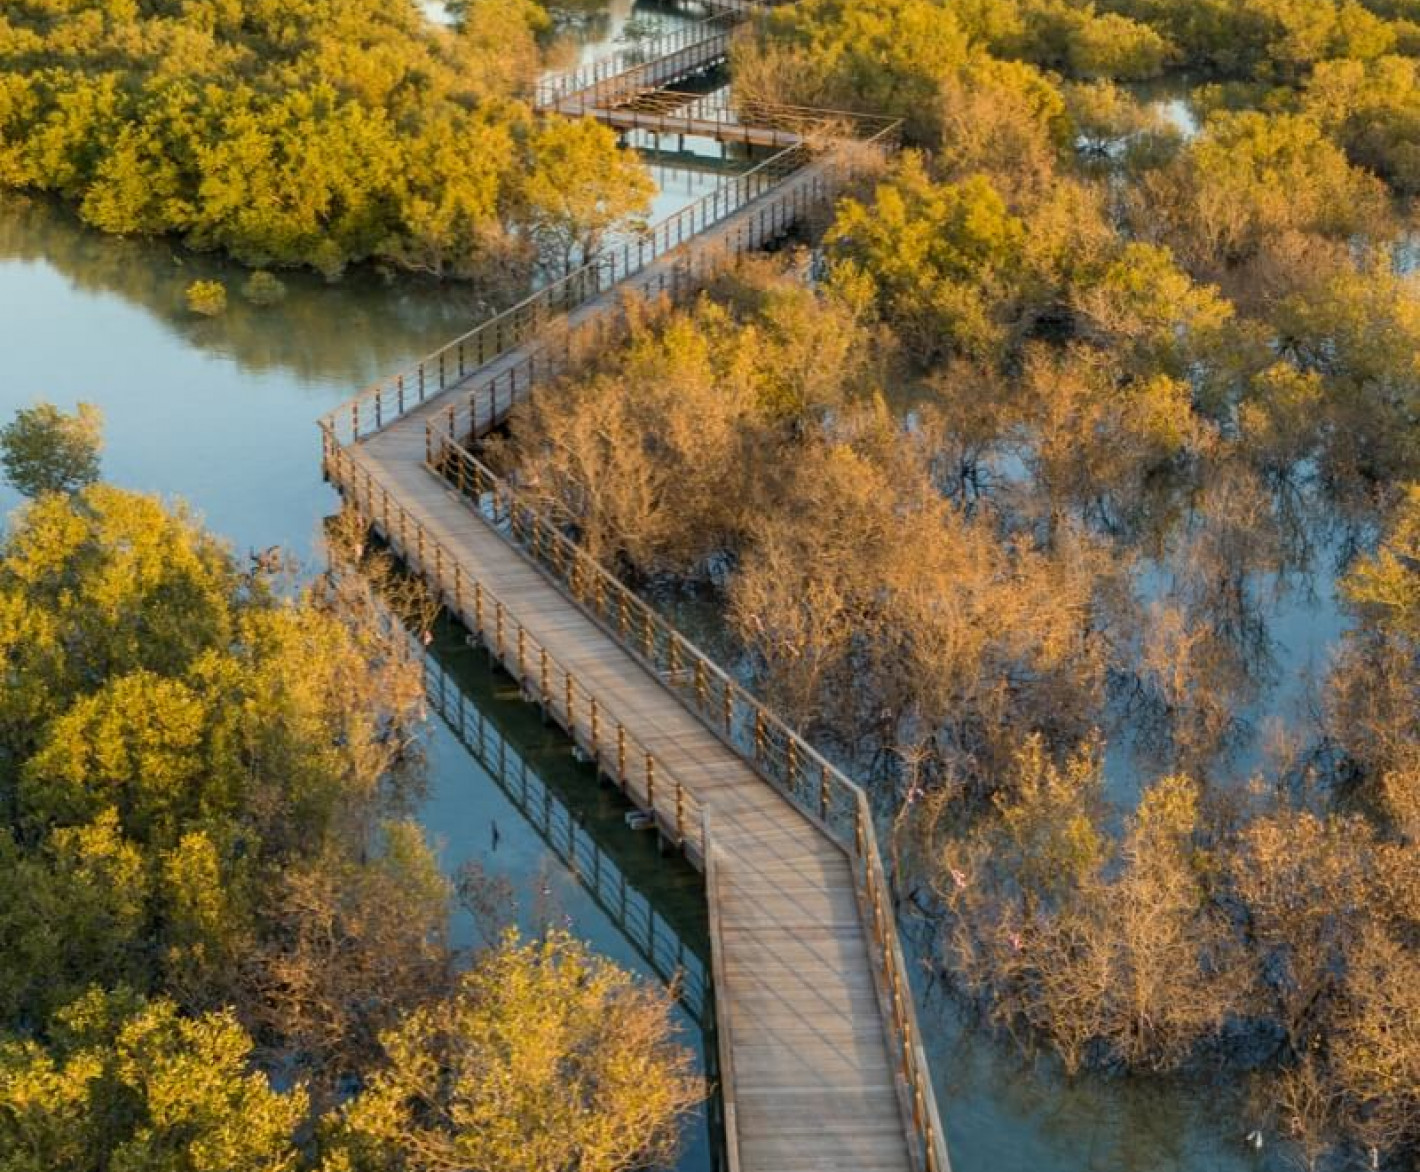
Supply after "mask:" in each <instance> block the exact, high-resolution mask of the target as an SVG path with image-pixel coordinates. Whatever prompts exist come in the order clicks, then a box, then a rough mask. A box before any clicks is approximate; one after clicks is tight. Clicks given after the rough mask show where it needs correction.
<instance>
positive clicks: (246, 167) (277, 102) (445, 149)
mask: <svg viewBox="0 0 1420 1172" xmlns="http://www.w3.org/2000/svg"><path fill="white" fill-rule="evenodd" d="M548 25H549V21H548V17H547V14H546V12H545V11H544V10H543V9H541V8H539V7H538V6H537V5H535V4H533V3H532V2H531V0H479V3H478V4H476V5H472V6H470V7H469V8H468V9H467V10H466V11H465V13H464V15H463V18H462V20H461V21H460V24H459V26H458V27H457V28H456V29H443V28H440V27H438V26H436V25H434V24H433V23H432V22H430V21H429V20H428V19H427V17H426V16H425V14H424V13H423V12H422V11H421V9H420V7H419V5H418V4H416V3H415V2H414V0H394V2H393V3H391V2H387V0H351V2H349V3H343V4H339V5H334V6H332V5H330V4H327V3H323V2H322V0H273V2H271V3H263V4H259V5H247V4H233V3H229V2H227V0H193V2H191V3H184V4H181V5H172V4H148V3H144V4H136V3H135V4H129V3H112V2H110V0H83V2H82V3H71V2H69V0H24V2H23V3H20V4H12V5H7V7H6V10H5V12H4V14H3V15H0V187H8V188H11V189H19V190H32V191H47V192H55V193H57V194H58V195H59V196H61V197H62V198H64V199H65V200H67V201H69V202H71V203H73V204H74V205H76V206H77V207H78V209H79V214H80V215H81V216H82V217H83V218H84V219H85V220H86V221H87V222H88V223H90V224H92V225H94V226H95V227H97V228H100V229H102V230H103V231H105V232H113V233H121V234H143V235H158V234H162V235H172V236H176V237H179V238H181V239H182V240H183V241H184V243H186V244H187V245H188V246H190V247H192V248H195V249H202V250H210V249H219V250H222V251H224V252H227V253H230V254H231V255H233V256H235V257H236V258H237V259H238V260H240V261H243V262H245V263H247V264H249V265H252V266H254V267H258V268H261V267H269V266H297V265H299V266H311V267H314V268H316V269H319V270H320V271H321V272H323V273H326V274H327V275H332V276H333V275H336V274H339V273H340V272H341V271H342V270H343V269H344V268H345V267H346V266H347V265H349V264H352V263H359V262H364V261H374V262H378V263H381V264H385V265H388V266H392V267H394V268H399V269H408V270H414V271H418V272H427V273H433V274H435V275H437V276H451V277H468V278H477V279H479V280H481V281H483V282H485V283H486V284H488V285H490V286H491V287H493V288H495V289H496V288H501V287H504V286H507V285H509V284H510V283H511V284H514V285H516V284H518V283H520V281H521V280H522V278H523V277H525V275H526V270H527V268H528V266H529V265H530V264H531V263H532V262H534V261H539V260H540V261H544V262H548V263H551V262H554V261H561V260H563V259H564V258H563V255H562V254H561V253H559V252H554V253H552V254H549V255H546V256H542V257H538V256H535V255H531V254H530V253H529V246H528V241H527V237H526V234H525V233H524V232H523V229H524V228H527V227H528V226H529V225H532V224H537V223H541V222H542V221H543V219H544V218H545V216H546V210H547V206H546V205H547V199H546V195H545V192H546V191H547V190H548V189H549V188H552V189H556V188H562V189H567V190H570V189H573V188H576V187H578V186H579V185H580V184H581V183H583V182H584V181H585V178H586V175H587V174H588V173H593V174H597V175H599V177H600V183H601V193H600V196H599V199H598V208H597V211H596V213H595V215H594V216H593V217H592V219H590V220H588V221H587V222H585V223H584V222H583V221H582V219H581V217H582V215H583V214H584V212H585V209H580V208H571V209H564V215H565V216H567V217H570V221H571V224H572V225H573V227H572V229H571V230H573V231H575V232H577V233H587V232H591V233H593V236H592V237H590V238H589V237H586V236H585V235H583V236H582V240H583V242H584V243H585V242H587V241H588V240H592V241H594V240H595V235H596V234H598V233H600V232H602V231H604V230H605V226H606V224H607V222H608V221H613V222H614V221H617V220H619V219H620V218H621V217H623V216H627V215H630V216H635V215H637V214H641V213H643V212H644V211H645V208H646V198H645V191H646V185H647V182H648V180H647V179H646V176H645V173H644V171H643V170H642V169H641V168H640V167H639V166H638V165H637V164H636V163H634V162H632V161H631V160H629V159H628V158H627V157H626V156H624V155H623V154H622V153H621V152H620V151H619V150H618V149H617V148H616V146H615V143H614V142H613V140H612V139H611V137H610V136H608V135H590V134H589V133H582V132H577V131H573V130H568V129H562V130H557V129H554V128H553V127H551V126H548V127H544V128H542V129H539V128H538V126H537V124H536V122H535V121H534V119H533V115H532V112H531V108H530V106H529V104H528V101H527V99H528V96H529V92H530V86H531V83H532V82H533V80H534V79H535V77H536V73H537V69H538V67H539V64H540V58H541V50H540V48H539V43H538V37H539V36H540V35H541V34H542V33H543V32H544V31H545V30H546V29H547V28H548ZM576 133H582V139H583V140H584V141H582V142H581V146H580V150H581V153H582V156H583V160H582V163H581V166H582V170H581V171H580V172H575V173H573V172H570V171H566V170H565V168H567V167H568V166H570V165H572V163H571V162H569V160H568V159H567V158H565V157H564V154H565V152H563V151H562V149H561V148H560V146H559V144H560V143H562V142H564V141H565V139H566V136H567V135H569V134H576Z"/></svg>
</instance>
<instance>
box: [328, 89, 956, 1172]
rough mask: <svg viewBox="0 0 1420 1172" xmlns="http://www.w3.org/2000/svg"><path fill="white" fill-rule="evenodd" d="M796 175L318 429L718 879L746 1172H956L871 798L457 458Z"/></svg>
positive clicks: (690, 278)
mask: <svg viewBox="0 0 1420 1172" xmlns="http://www.w3.org/2000/svg"><path fill="white" fill-rule="evenodd" d="M638 68H639V67H638ZM672 72H673V71H672ZM796 152H797V153H796ZM786 158H788V159H789V163H787V164H786V165H785V167H784V168H783V169H782V171H774V170H772V169H771V170H770V171H769V172H766V174H769V175H770V176H771V178H770V180H767V181H766V182H767V184H768V185H767V186H765V187H764V188H762V189H761V188H760V187H758V186H755V185H754V184H753V183H742V184H741V187H740V188H734V187H733V185H732V184H731V185H727V188H726V192H727V194H726V199H727V200H728V199H729V198H730V194H734V196H735V199H734V202H733V203H726V204H724V205H723V206H722V205H721V203H720V202H719V200H720V197H719V196H718V195H717V196H716V197H715V201H714V202H713V203H712V204H709V205H707V208H709V209H711V210H707V211H705V212H703V213H702V214H700V217H699V219H698V220H697V219H696V217H695V216H694V215H692V216H691V217H690V219H689V220H688V221H687V223H688V224H689V225H690V227H691V234H690V237H689V239H688V241H687V242H682V238H681V236H680V231H681V230H679V229H678V230H677V231H676V233H672V232H670V231H667V232H666V233H665V237H664V240H663V241H661V244H663V245H664V247H661V246H660V244H658V246H657V247H658V251H657V252H656V254H655V255H654V257H653V259H651V260H650V261H649V262H648V263H640V262H639V259H638V260H637V261H636V262H634V263H633V260H632V258H631V257H630V256H629V255H628V256H627V258H626V259H624V260H623V262H622V268H621V270H620V275H618V269H617V262H616V260H615V259H613V260H612V261H611V263H610V267H609V269H605V270H603V269H602V268H598V267H597V266H591V269H592V270H593V271H592V272H591V275H590V278H587V277H585V276H579V277H578V278H577V281H578V282H579V284H577V285H576V286H575V287H571V286H569V287H568V289H564V290H561V291H554V293H551V294H546V295H542V299H541V300H539V299H538V298H534V299H530V302H529V303H528V305H525V306H521V307H518V308H517V309H515V310H514V311H510V314H509V315H504V316H505V317H506V318H507V322H506V324H505V323H503V322H501V321H499V322H495V323H490V324H489V326H488V327H484V328H483V329H481V330H480V331H475V332H474V334H471V335H468V336H466V337H465V338H464V339H460V340H459V341H458V342H457V343H456V346H457V350H456V358H455V348H454V346H451V347H448V348H446V350H445V351H442V352H440V353H439V354H438V355H436V356H433V357H431V358H430V359H428V360H426V361H425V362H424V363H421V364H419V366H418V367H417V368H416V370H414V371H411V372H407V373H406V374H404V375H401V376H398V377H397V379H395V380H391V381H389V382H387V383H385V384H382V385H381V387H379V388H376V390H375V391H374V392H372V393H370V394H367V395H366V396H363V397H362V398H361V399H360V400H357V401H355V402H354V403H353V404H352V405H351V406H350V408H349V409H348V414H346V413H343V414H342V415H341V416H340V418H339V419H338V420H337V419H335V418H332V419H329V420H327V421H326V423H324V424H323V428H324V431H325V467H326V472H327V475H328V476H329V478H330V479H331V480H332V482H333V483H335V484H336V485H337V486H338V487H339V488H340V489H341V491H342V492H343V493H344V494H345V496H346V499H347V501H349V502H350V503H351V504H352V505H353V506H354V507H356V508H358V509H360V510H361V511H362V512H363V514H364V515H365V517H366V518H367V520H368V521H369V523H370V524H371V526H372V527H373V528H375V529H376V530H377V531H379V532H380V533H381V534H382V535H383V536H384V537H385V538H386V539H387V540H388V541H389V542H390V544H391V545H392V546H393V547H394V549H395V550H396V551H397V552H398V553H399V554H400V555H401V556H402V557H403V558H404V560H405V561H406V563H407V564H408V565H409V566H410V567H411V569H412V570H414V571H416V572H418V573H420V574H422V575H423V576H424V577H425V578H426V580H428V581H429V582H430V584H431V586H432V587H433V589H434V590H435V592H436V594H437V595H438V597H440V598H441V600H442V601H443V602H444V603H445V605H446V606H447V607H448V608H449V609H450V610H451V611H452V612H453V613H454V614H456V615H457V616H458V617H459V618H460V620H461V621H462V622H463V623H464V624H465V625H466V626H467V627H468V628H469V629H470V630H471V631H472V632H474V633H475V634H476V636H477V637H478V638H479V639H480V641H481V642H482V643H483V644H484V645H485V646H487V647H488V648H489V650H490V652H491V653H492V654H494V655H495V656H497V658H498V659H499V660H500V661H501V662H502V663H503V664H504V665H505V667H507V669H508V670H509V671H510V672H511V673H512V674H513V675H514V677H515V678H516V679H518V680H519V681H520V682H521V684H522V686H523V688H524V691H525V693H526V694H527V695H528V697H529V698H530V699H533V700H535V701H537V702H539V703H541V704H542V705H543V706H544V708H545V709H546V710H547V711H548V713H549V714H550V715H551V716H552V717H553V718H554V719H556V720H557V721H558V722H559V723H560V724H562V726H563V727H564V728H565V729H567V731H568V732H569V733H570V734H571V736H572V737H573V739H574V740H575V741H576V742H577V743H578V745H579V746H581V748H582V750H583V751H584V752H586V753H587V754H588V755H589V756H591V757H593V758H594V759H596V761H597V762H598V765H599V768H601V769H602V770H603V771H604V772H606V773H607V775H608V776H610V777H611V778H612V779H613V780H615V781H617V783H618V784H620V785H621V786H622V787H623V788H624V789H625V790H626V791H627V792H628V794H629V795H630V796H631V797H632V798H633V799H634V800H635V801H636V802H637V803H638V804H639V805H640V806H641V807H642V808H643V809H644V810H647V811H648V812H649V814H650V816H651V817H652V819H653V820H654V822H655V824H656V825H657V826H658V827H659V829H660V832H661V833H663V834H664V835H665V836H666V837H667V838H668V839H670V840H671V841H673V842H675V843H676V844H677V845H679V846H681V847H682V848H683V849H684V850H685V851H686V853H687V855H688V856H689V857H690V858H691V859H692V861H693V862H695V863H696V864H697V865H698V866H700V867H701V868H702V869H703V870H704V872H705V874H706V891H707V898H708V900H709V905H710V919H711V929H712V932H711V935H712V964H713V976H714V998H715V1008H716V1016H717V1019H718V1023H719V1031H720V1071H721V1073H720V1078H721V1083H722V1092H723V1097H724V1106H725V1131H726V1146H727V1149H728V1156H729V1160H730V1165H729V1166H730V1169H731V1170H732V1172H915V1170H918V1169H921V1170H924V1172H949V1169H948V1165H947V1161H946V1151H945V1142H944V1140H943V1137H942V1134H941V1127H940V1123H939V1121H938V1119H937V1112H936V1107H935V1103H934V1102H933V1099H932V1093H931V1087H930V1080H929V1078H928V1076H927V1073H926V1066H925V1059H924V1058H923V1056H922V1053H921V1047H920V1043H919V1041H918V1039H917V1035H916V1029H915V1021H914V1018H913V1013H912V1007H911V994H910V991H909V990H908V989H907V986H906V980H905V975H904V972H903V966H902V959H901V955H900V951H899V949H898V944H897V939H896V934H895V928H894V926H893V923H892V915H891V910H890V907H889V906H888V896H887V891H886V881H885V879H884V878H883V874H882V867H881V862H880V860H879V859H878V855H877V848H876V844H875V842H874V841H873V838H872V827H871V816H870V815H869V813H868V807H867V803H866V800H865V799H864V798H863V796H862V794H861V792H860V791H858V790H857V789H856V787H854V786H853V785H852V783H851V782H849V781H848V780H847V779H846V778H843V777H842V775H841V774H839V773H838V772H837V771H836V770H833V769H832V767H831V766H830V765H829V764H828V763H827V762H825V761H823V760H822V758H819V757H818V756H817V754H815V753H813V751H812V749H811V748H810V747H808V746H807V745H805V744H804V743H803V742H802V741H800V740H799V739H798V738H797V737H796V736H795V735H794V734H793V733H792V732H791V731H790V730H787V729H786V728H784V727H783V726H782V725H780V724H778V722H777V721H775V720H773V718H772V715H771V714H767V713H766V712H765V711H764V710H763V709H761V708H760V707H759V706H758V704H757V702H756V701H754V700H753V699H752V698H751V697H749V696H748V694H747V693H745V692H744V691H743V689H741V688H739V686H738V685H737V684H736V683H735V682H733V681H732V680H731V679H730V678H729V677H728V676H726V675H724V674H723V673H722V672H720V670H719V669H718V668H717V667H715V666H714V665H713V664H710V663H709V662H708V661H706V660H704V659H703V657H699V653H698V652H696V651H695V650H694V649H693V648H691V647H690V645H689V644H688V643H686V642H685V641H684V640H683V639H682V638H681V637H680V636H679V635H678V634H675V633H674V632H673V631H670V630H669V629H668V628H666V629H662V627H661V626H658V625H657V624H658V623H659V622H660V620H658V619H655V618H654V617H653V615H652V613H651V612H650V611H649V610H647V609H646V608H644V607H643V606H642V604H640V603H639V602H638V601H637V600H635V599H634V596H631V595H630V593H629V592H628V591H625V589H624V588H623V587H621V586H620V585H619V583H616V582H615V581H614V579H610V578H609V577H608V576H606V575H605V572H604V571H602V570H600V568H599V567H596V566H595V564H594V563H590V562H589V561H588V560H587V559H585V555H582V554H580V553H579V552H578V551H577V550H576V549H575V547H574V546H572V545H571V544H570V543H569V542H567V541H566V539H565V538H563V537H562V536H560V535H559V534H556V533H555V532H549V530H550V529H551V528H552V527H550V526H546V525H544V523H543V522H542V521H541V520H540V519H538V518H535V517H530V516H529V515H528V514H527V513H526V511H525V510H522V509H520V508H519V507H518V506H516V505H510V503H509V499H510V498H509V492H510V490H508V489H507V488H506V486H501V487H500V483H499V482H496V481H495V480H494V479H493V478H492V474H491V473H489V472H487V470H486V469H482V467H481V466H480V465H478V464H477V462H476V460H474V458H473V457H472V456H471V454H469V453H468V452H467V451H466V450H465V449H463V448H462V446H461V445H462V443H463V441H464V440H465V439H466V438H467V437H468V436H469V435H470V434H477V433H480V432H482V431H484V430H486V429H487V428H489V427H490V426H492V425H494V424H496V423H497V422H498V421H499V420H501V419H502V418H503V417H504V416H506V414H507V412H508V410H509V409H510V407H511V404H512V403H513V401H515V400H516V399H517V398H519V397H521V396H522V395H524V394H527V393H528V391H529V389H530V388H531V387H532V386H533V385H535V384H536V383H537V382H538V381H541V379H545V378H546V377H547V376H548V375H549V374H552V373H555V372H556V370H557V369H559V365H560V363H559V357H558V355H559V354H560V353H561V350H560V349H559V348H558V347H557V346H556V345H554V344H553V343H551V342H550V341H549V340H548V339H549V336H550V335H549V334H548V332H547V330H546V328H545V318H546V314H547V313H548V312H549V311H550V308H551V307H553V306H556V305H560V304H564V303H565V308H566V312H565V316H564V320H565V322H566V323H567V330H568V331H569V332H571V333H576V332H578V331H581V330H595V329H596V328H598V326H599V324H601V323H605V322H607V321H610V320H612V319H613V318H615V316H616V312H617V306H618V305H619V303H620V298H621V296H622V294H623V292H624V291H626V290H628V289H631V290H639V291H642V292H646V293H657V292H662V291H669V292H670V293H672V295H676V294H683V293H684V292H685V291H686V290H687V288H688V287H689V286H690V285H692V284H693V282H694V280H695V277H696V274H697V273H699V272H702V271H703V270H704V269H705V268H706V267H708V266H710V265H713V264H714V263H715V262H716V260H717V259H718V258H719V257H722V256H727V255H735V254H738V253H741V252H745V251H749V250H752V249H754V248H758V247H761V246H763V245H764V244H766V243H768V242H770V241H771V240H772V239H774V238H775V237H776V236H778V235H780V234H782V233H783V232H784V231H785V230H787V229H788V228H789V227H791V226H792V225H793V224H794V223H795V222H796V221H798V220H801V219H802V218H803V217H804V215H805V214H807V212H808V211H809V210H810V209H812V208H815V207H820V206H822V205H823V203H824V202H825V201H826V200H827V199H829V198H831V195H832V192H833V190H834V189H835V188H834V172H833V167H832V164H831V163H829V162H827V161H825V160H823V159H818V158H814V157H813V156H811V155H808V154H806V153H803V149H802V148H794V149H793V150H791V151H790V152H786ZM735 182H740V181H735ZM657 239H658V240H660V238H659V237H658V238H657ZM604 278H607V279H604ZM589 279H590V284H588V280H589ZM557 298H561V299H562V300H561V301H558V300H557ZM530 323H531V324H530ZM551 336H556V337H564V336H565V334H564V333H563V332H562V331H554V333H553V335H551ZM470 356H471V357H470ZM466 359H467V361H466ZM470 363H471V364H472V369H469V368H468V367H469V365H470ZM416 388H417V391H416ZM362 411H363V414H362ZM372 425H373V430H371V428H372ZM342 428H348V434H345V433H343V432H342ZM451 461H452V464H451V463H450V462H451ZM450 467H453V468H454V469H455V472H454V474H452V475H450V473H449V468H450ZM470 469H472V472H471V473H470ZM490 501H491V506H490V503H489V502H490ZM520 542H521V545H520V544H519V543H520ZM530 551H531V554H532V556H529V553H530ZM687 689H689V690H690V692H691V694H692V695H693V697H695V701H694V702H687V699H686V696H687ZM722 712H723V716H722V715H721V713H722ZM746 738H748V739H749V742H750V744H751V745H752V746H753V747H752V748H751V749H750V750H749V751H748V752H747V751H746V750H745V749H744V747H743V746H744V743H745V739H746ZM815 786H816V787H817V788H816V789H815V788H814V787H815Z"/></svg>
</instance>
